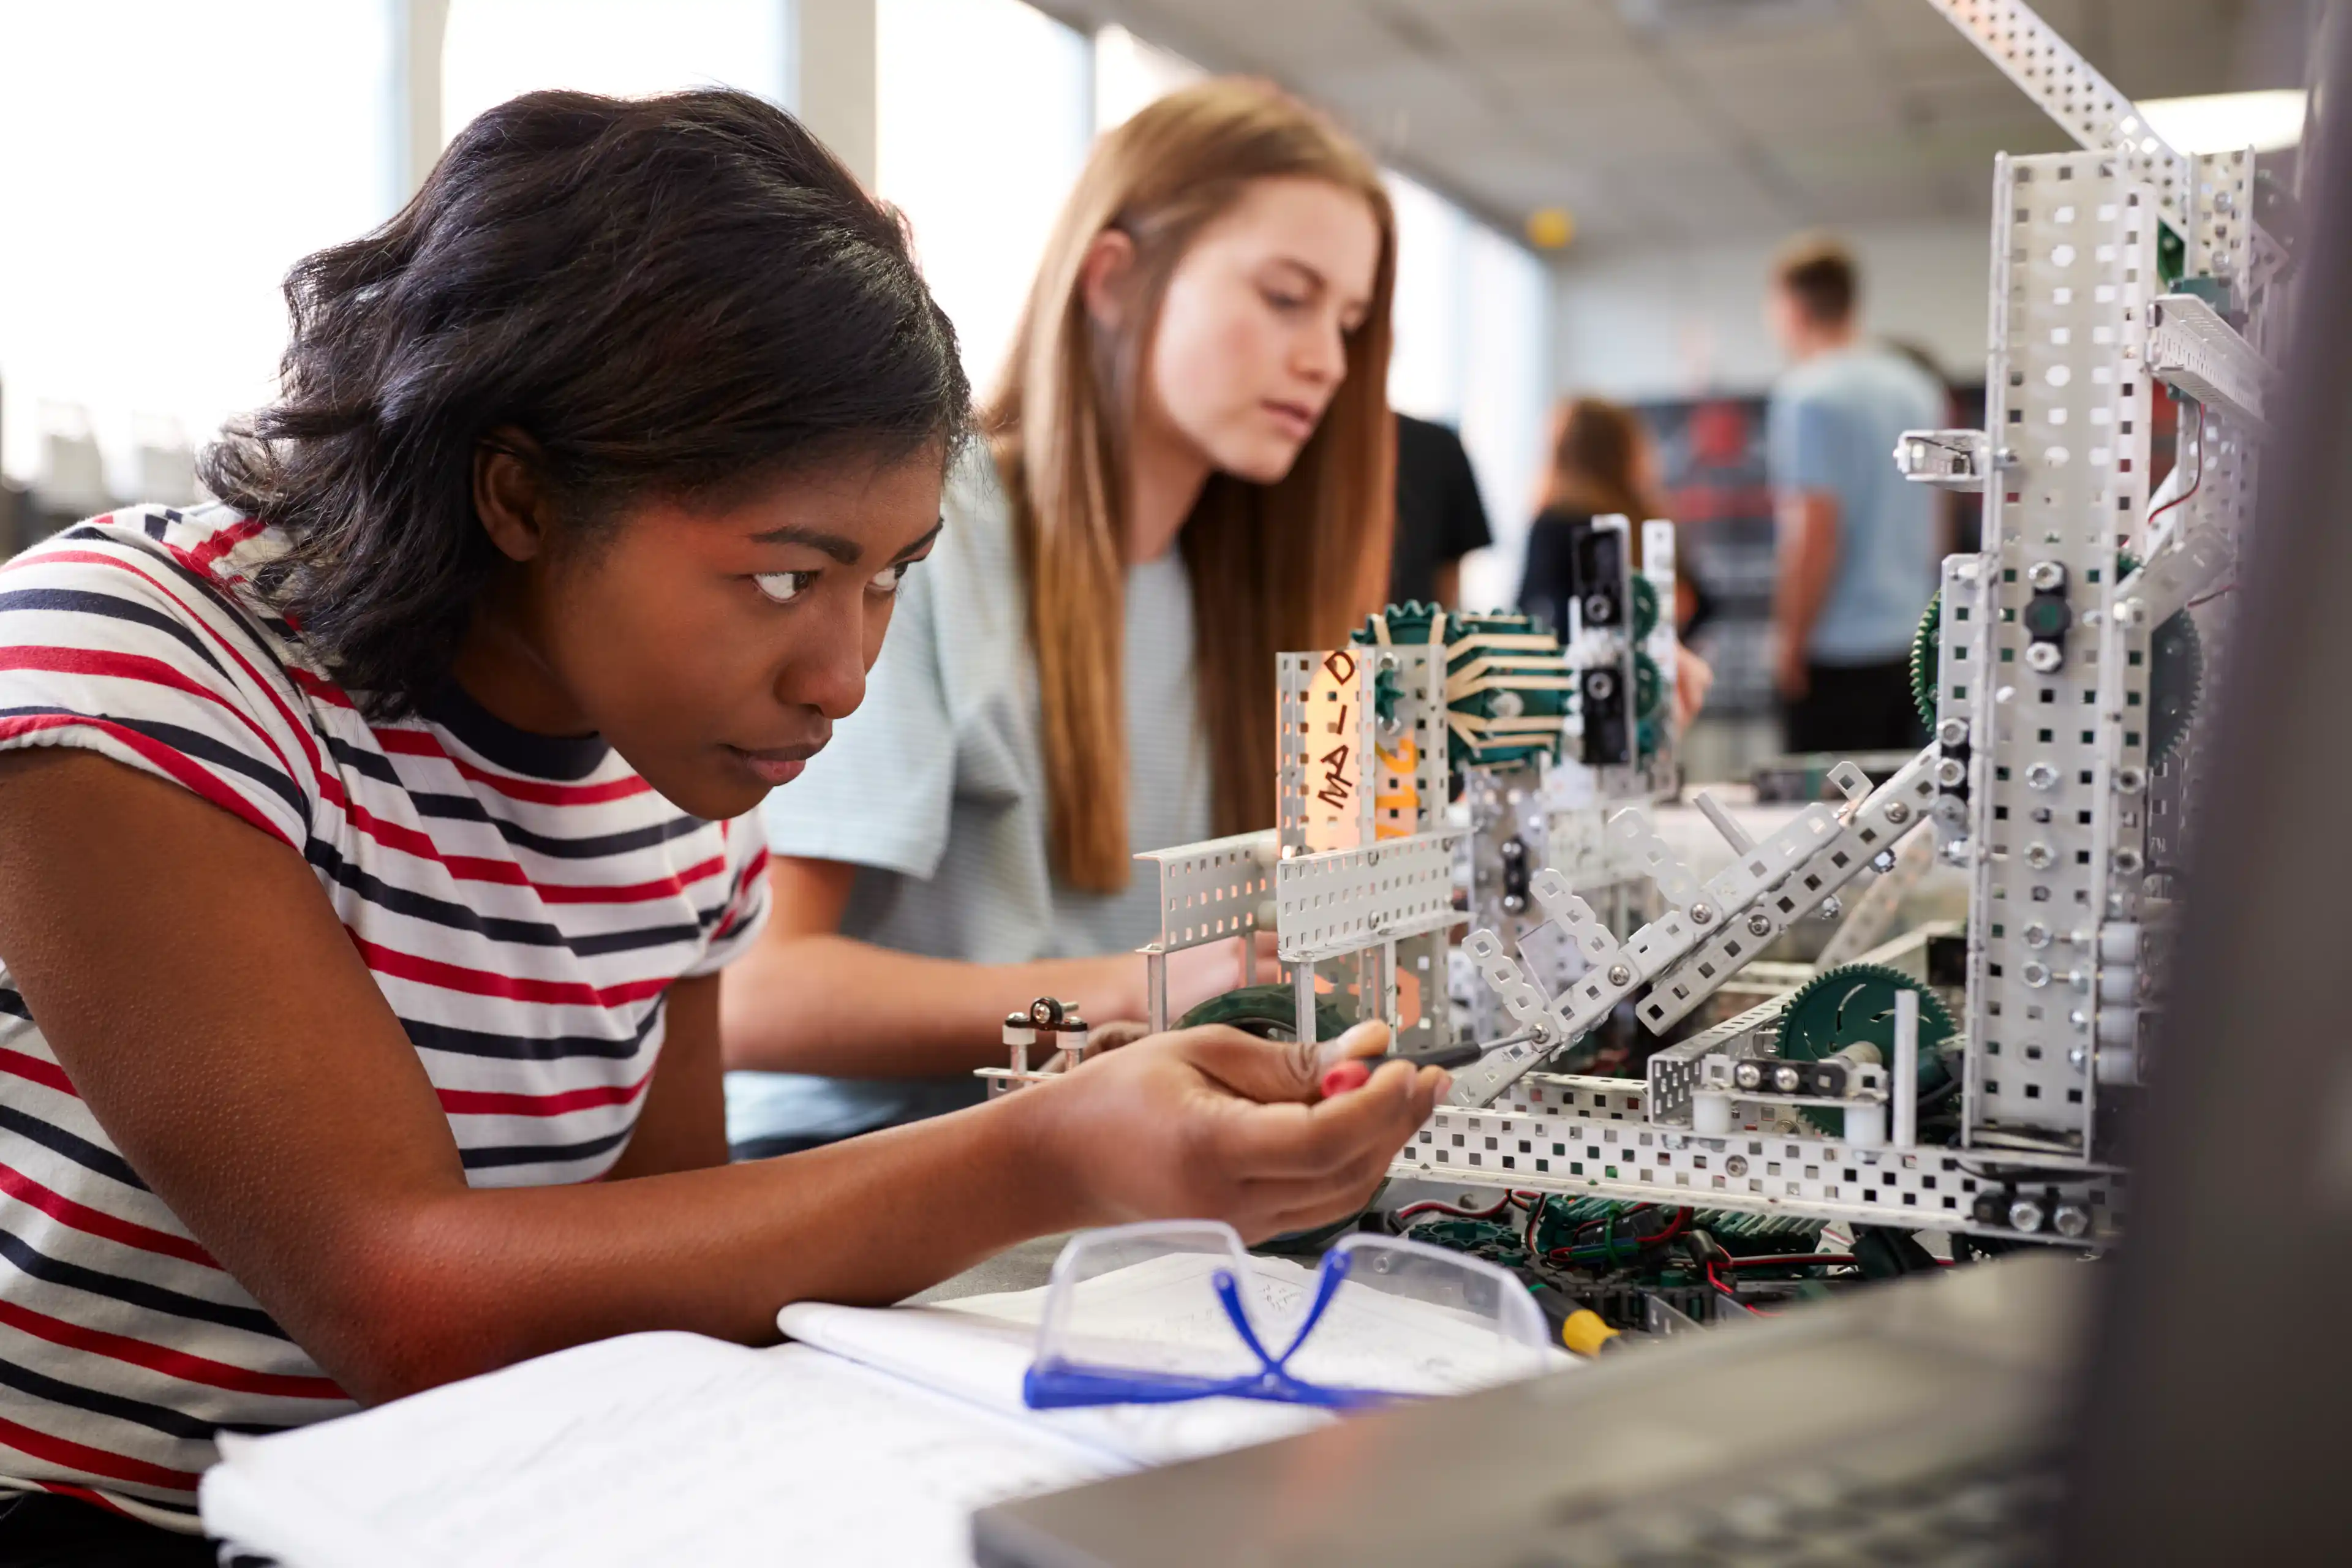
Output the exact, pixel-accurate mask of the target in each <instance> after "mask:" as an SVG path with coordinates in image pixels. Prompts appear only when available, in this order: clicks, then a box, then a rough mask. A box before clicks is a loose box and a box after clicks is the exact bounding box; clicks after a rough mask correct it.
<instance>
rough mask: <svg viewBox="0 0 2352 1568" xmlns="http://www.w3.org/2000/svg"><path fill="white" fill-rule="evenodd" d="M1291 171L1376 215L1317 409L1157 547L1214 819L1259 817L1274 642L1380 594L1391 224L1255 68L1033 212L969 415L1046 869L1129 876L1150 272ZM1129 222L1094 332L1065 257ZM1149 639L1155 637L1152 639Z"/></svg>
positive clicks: (1118, 878)
mask: <svg viewBox="0 0 2352 1568" xmlns="http://www.w3.org/2000/svg"><path fill="white" fill-rule="evenodd" d="M1302 176H1303V177H1306V178H1311V179H1318V180H1323V181H1327V182H1328V183H1330V184H1335V185H1338V186H1339V187H1340V188H1342V189H1344V190H1348V191H1351V192H1354V193H1356V194H1357V195H1361V196H1362V197H1363V198H1364V200H1365V201H1366V203H1367V204H1368V205H1370V207H1371V210H1372V214H1373V217H1374V220H1375V222H1376V223H1377V224H1378V226H1379V228H1380V235H1381V255H1380V264H1379V267H1378V269H1377V271H1376V272H1375V275H1374V281H1373V288H1372V297H1371V300H1370V310H1369V311H1368V312H1367V313H1366V315H1365V318H1364V321H1363V324H1362V325H1361V326H1360V327H1359V328H1358V329H1356V331H1353V332H1352V333H1350V334H1349V338H1348V343H1347V362H1348V369H1347V374H1346V377H1345V379H1344V380H1343V381H1342V382H1341V383H1340V384H1339V390H1338V392H1337V393H1336V394H1335V395H1333V397H1332V400H1331V405H1330V406H1329V408H1328V410H1327V411H1326V412H1325V413H1324V416H1323V419H1322V422H1321V423H1320V424H1319V425H1318V426H1317V427H1316V430H1315V433H1314V435H1313V436H1312V437H1310V438H1309V439H1308V440H1307V444H1306V446H1305V447H1304V448H1303V449H1302V450H1301V451H1300V452H1299V454H1298V458H1297V462H1295V463H1294V464H1293V465H1292V466H1291V468H1290V472H1289V473H1288V474H1287V475H1286V476H1285V477H1284V478H1283V479H1281V480H1280V481H1279V482H1277V483H1275V484H1271V485H1259V484H1253V483H1250V482H1247V481H1245V480H1242V479H1235V478H1234V477H1232V476H1231V475H1227V474H1223V473H1217V474H1213V475H1212V476H1211V477H1210V479H1209V481H1208V483H1207V484H1206V485H1205V486H1204V487H1203V488H1202V492H1201V496H1200V499H1199V500H1198V501H1197V502H1196V503H1195V504H1194V505H1193V508H1192V514H1191V515H1190V516H1189V517H1188V518H1187V519H1186V520H1185V522H1184V527H1183V531H1182V533H1181V535H1180V536H1179V541H1178V548H1179V549H1180V550H1181V552H1182V555H1183V560H1184V566H1185V571H1186V574H1187V575H1188V576H1189V578H1190V579H1191V582H1192V603H1193V619H1194V625H1195V626H1196V627H1197V630H1196V633H1195V636H1194V649H1193V652H1194V668H1195V670H1196V672H1197V679H1198V686H1197V690H1198V693H1199V697H1198V709H1199V715H1200V721H1201V724H1202V729H1203V731H1204V732H1205V739H1206V741H1207V742H1208V751H1209V756H1210V779H1211V784H1212V786H1213V800H1214V821H1215V824H1216V830H1217V831H1218V832H1219V833H1241V832H1246V831H1248V830H1250V829H1252V828H1256V827H1263V826H1266V825H1268V824H1269V823H1271V822H1272V821H1273V819H1274V800H1275V713H1274V674H1275V671H1274V656H1275V655H1276V653H1277V652H1280V651H1283V650H1285V649H1290V648H1318V647H1332V646H1334V645H1335V644H1337V643H1338V642H1339V641H1340V640H1341V639H1342V638H1344V637H1346V635H1347V631H1348V628H1349V626H1350V625H1351V624H1352V623H1353V622H1354V621H1356V620H1358V619H1360V617H1361V616H1363V615H1364V614H1366V613H1367V612H1368V611H1369V610H1370V609H1373V608H1375V607H1377V606H1378V605H1379V602H1380V597H1381V592H1382V590H1383V588H1384V587H1385V584H1386V583H1387V580H1388V556H1389V543H1390V531H1391V517H1392V515H1393V512H1394V505H1395V501H1394V494H1393V489H1394V479H1393V472H1394V461H1395V458H1394V445H1395V440H1394V430H1393V421H1392V419H1391V416H1390V413H1389V406H1388V394H1387V381H1388V363H1389V300H1390V296H1391V293H1392V292H1393V289H1394V283H1395V278H1396V223H1395V218H1394V216H1393V215H1392V213H1391V210H1390V206H1389V200H1388V195H1387V193H1386V192H1385V191H1384V190H1383V189H1382V187H1381V181H1380V175H1379V174H1378V172H1377V171H1376V170H1375V169H1374V168H1373V166H1372V164H1371V162H1370V160H1369V159H1367V158H1366V157H1365V156H1364V154H1363V153H1362V151H1361V150H1360V149H1359V148H1358V147H1357V146H1356V145H1355V143H1354V142H1350V141H1349V139H1348V138H1347V137H1346V135H1345V134H1344V133H1342V132H1340V131H1339V130H1338V129H1337V128H1336V127H1334V126H1333V125H1331V124H1330V123H1329V122H1328V121H1325V120H1324V119H1323V118H1322V117H1321V116H1320V115H1318V114H1317V113H1315V112H1314V111H1313V110H1309V109H1308V108H1307V107H1306V106H1305V105H1304V104H1301V103H1300V102H1298V101H1297V100H1295V99H1293V98H1291V97H1289V96H1288V95H1286V94H1285V93H1283V92H1282V91H1280V90H1279V89H1276V88H1274V87H1271V86H1269V85H1267V84H1264V83H1260V82H1255V81H1247V80H1240V79H1219V80H1213V81H1207V82H1202V83H1200V84H1198V85H1196V86H1193V87H1190V88H1186V89H1182V90H1181V91H1178V92H1175V93H1171V94H1170V95H1169V96H1168V97H1166V98H1163V99H1160V100H1159V101H1158V102H1156V103H1153V104H1152V105H1150V107H1149V108H1147V109H1145V110H1143V111H1142V112H1141V113H1139V114H1138V115H1136V116H1135V117H1134V118H1133V119H1131V120H1129V121H1127V122H1126V123H1125V124H1124V125H1121V126H1120V127H1118V129H1117V130H1115V131H1112V132H1109V133H1108V134H1107V135H1106V136H1104V137H1103V138H1102V140H1101V141H1100V142H1097V144H1096V147H1095V150H1094V153H1093V155H1092V156H1091V157H1089V158H1088V159H1087V166H1086V168H1085V170H1084V172H1082V173H1081V174H1079V176H1078V182H1077V186H1076V189H1075V190H1074V191H1073V192H1072V193H1071V195H1070V199H1069V201H1068V203H1067V204H1066V205H1065V206H1064V207H1063V209H1062V214H1061V216H1060V218H1059V219H1058V221H1057V222H1056V223H1055V227H1054V233H1053V237H1052V238H1051V239H1050V240H1049V241H1048V242H1047V245H1046V247H1045V262H1044V264H1043V265H1042V266H1041V267H1040V268H1038V272H1037V279H1036V282H1035V283H1034V286H1033V287H1032V288H1031V289H1030V293H1029V300H1028V303H1027V305H1026V307H1025V308H1024V310H1023V312H1022V320H1021V325H1020V328H1019V330H1018V331H1016V332H1015V333H1014V336H1013V349H1012V352H1011V353H1010V355H1009V358H1008V363H1007V364H1006V366H1005V371H1004V374H1003V380H1002V382H1001V384H1000V385H999V387H998V390H997V392H996V395H995V396H994V397H993V398H992V400H991V403H990V405H989V406H988V407H987V409H986V410H985V411H984V412H983V415H982V423H983V426H984V428H985V429H986V430H987V432H988V434H989V437H990V442H991V446H992V450H993V452H994V455H995V458H996V465H997V470H998V473H999V475H1000V476H1001V477H1002V479H1003V482H1004V489H1005V493H1006V496H1007V499H1008V500H1009V501H1010V502H1011V505H1012V511H1013V535H1014V539H1015V542H1016V543H1017V545H1018V548H1019V551H1020V557H1021V562H1022V565H1023V569H1024V574H1025V576H1026V578H1027V581H1028V585H1029V637H1030V641H1031V644H1032V646H1033V647H1034V649H1035V653H1036V660H1037V682H1038V693H1039V697H1040V699H1041V701H1042V706H1043V709H1044V724H1043V726H1042V731H1043V732H1042V738H1043V742H1044V750H1045V782H1046V789H1047V795H1048V801H1049V808H1050V809H1049V814H1048V821H1049V824H1050V827H1049V843H1050V847H1051V850H1052V856H1053V864H1054V868H1055V871H1056V872H1057V873H1058V874H1059V875H1060V877H1061V878H1062V879H1063V880H1064V881H1065V882H1067V883H1068V884H1070V885H1071V886H1073V887H1077V888H1084V889H1092V890H1096V891H1110V890H1115V889H1119V888H1123V887H1125V886H1126V885H1127V879H1128V870H1129V847H1128V837H1127V820H1128V818H1127V789H1128V783H1127V731H1126V716H1125V711H1124V701H1123V698H1122V692H1123V689H1124V682H1123V679H1122V670H1121V668H1120V661H1121V655H1122V649H1123V646H1124V638H1123V637H1122V635H1121V630H1120V627H1121V621H1122V616H1123V611H1124V597H1125V592H1124V591H1125V584H1126V565H1127V562H1126V555H1127V545H1126V540H1127V518H1126V511H1127V503H1128V497H1127V474H1128V442H1129V429H1130V427H1131V425H1132V421H1133V417H1134V414H1135V410H1136V407H1137V400H1138V398H1139V393H1140V384H1141V381H1142V372H1143V367H1144V365H1145V363H1146V361H1147V358H1148V355H1149V350H1150V334H1151V332H1152V331H1154V330H1156V326H1157V323H1158V321H1159V315H1160V301H1161V300H1162V298H1163V297H1164V295H1165V292H1166V289H1167V285H1168V279H1169V277H1170V275H1171V273H1172V272H1173V271H1174V270H1175V268H1176V264H1177V262H1178V261H1179V260H1180V259H1181V258H1182V256H1183V254H1184V252H1185V251H1186V249H1188V248H1189V247H1191V245H1192V241H1193V239H1194V237H1196V236H1198V235H1199V234H1200V232H1201V230H1202V227H1203V226H1206V225H1207V224H1208V223H1209V222H1210V221H1212V220H1213V219H1214V218H1215V217H1217V216H1219V215H1221V214H1223V212H1225V211H1226V210H1227V209H1229V208H1230V207H1231V206H1232V205H1234V202H1235V201H1236V200H1238V199H1239V198H1240V196H1241V195H1242V193H1243V191H1244V188H1245V187H1247V186H1248V185H1249V184H1250V183H1251V182H1253V181H1255V180H1262V179H1272V178H1280V177H1302ZM1111 229H1117V230H1118V231H1119V232H1120V233H1122V234H1124V235H1126V236H1128V237H1129V239H1131V240H1132V241H1133V242H1134V245H1135V252H1136V255H1135V264H1134V276H1135V279H1136V284H1137V292H1136V297H1135V298H1136V302H1137V309H1135V310H1131V311H1128V312H1123V316H1124V319H1126V320H1128V321H1135V322H1139V323H1141V325H1140V327H1139V330H1131V331H1107V330H1105V329H1103V328H1101V327H1098V326H1097V324H1096V322H1095V321H1094V318H1093V316H1092V315H1091V313H1090V312H1089V311H1088V310H1087V304H1086V300H1085V296H1084V289H1083V287H1082V277H1083V273H1084V268H1085V262H1086V258H1087V252H1088V251H1089V249H1091V247H1093V245H1094V242H1095V240H1096V239H1097V237H1099V236H1100V235H1102V234H1103V233H1105V232H1106V231H1108V230H1111ZM1175 653H1176V650H1172V649H1171V657H1172V656H1174V655H1175Z"/></svg>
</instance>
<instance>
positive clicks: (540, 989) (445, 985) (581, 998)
mask: <svg viewBox="0 0 2352 1568" xmlns="http://www.w3.org/2000/svg"><path fill="white" fill-rule="evenodd" d="M343 929H344V930H345V931H349V932H350V935H351V939H352V946H354V947H356V948H358V949H359V952H360V956H361V957H362V959H365V960H366V961H367V966H368V969H369V971H370V972H371V973H376V974H384V975H390V976H391V977H392V978H393V979H394V980H409V981H414V982H415V983H416V984H420V985H432V986H437V987H438V988H440V989H441V990H444V991H457V992H462V993H464V994H467V995H469V996H502V997H505V998H506V999H507V1000H509V1001H511V1002H553V1003H568V1004H571V1005H574V1006H582V1007H621V1006H625V1005H628V1004H630V1003H632V1002H642V1001H644V1000H645V999H646V998H647V997H648V996H658V995H660V994H662V993H663V992H664V991H666V990H667V989H668V988H669V984H670V983H669V980H667V979H663V978H660V977H658V976H656V977H655V978H652V979H648V980H625V981H623V982H622V983H621V984H617V985H604V986H596V985H590V984H587V983H586V982H584V981H579V980H532V979H529V978H527V977H524V976H520V975H513V974H494V973H491V972H490V971H488V970H487V969H468V968H467V967H465V966H464V965H463V964H457V963H443V962H441V961H440V960H439V959H435V958H420V957H418V956H417V955H416V954H415V953H413V952H398V951H396V950H395V949H393V948H389V947H384V946H382V945H380V944H378V943H376V942H370V941H368V940H367V939H366V938H365V937H362V935H360V933H359V932H357V931H352V930H351V928H350V927H348V926H346V927H344V928H343ZM672 978H675V977H674V976H673V977H672Z"/></svg>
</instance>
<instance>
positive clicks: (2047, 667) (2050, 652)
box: [2025, 642, 2066, 675]
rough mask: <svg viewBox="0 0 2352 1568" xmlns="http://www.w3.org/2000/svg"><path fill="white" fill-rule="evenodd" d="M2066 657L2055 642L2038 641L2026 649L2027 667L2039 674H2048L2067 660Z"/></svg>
mask: <svg viewBox="0 0 2352 1568" xmlns="http://www.w3.org/2000/svg"><path fill="white" fill-rule="evenodd" d="M2065 658H2066V656H2065V655H2064V654H2063V653H2062V652H2061V651H2059V647H2058V645H2057V644H2056V643H2054V642H2038V643H2035V644H2033V645H2032V647H2028V648H2027V649H2026V650H2025V667H2026V668H2028V669H2031V670H2032V671H2033V672H2034V673H2035V674H2037V675H2048V674H2049V673H2050V672H2051V671H2053V670H2054V669H2056V668H2058V667H2059V665H2061V664H2062V663H2063V662H2065Z"/></svg>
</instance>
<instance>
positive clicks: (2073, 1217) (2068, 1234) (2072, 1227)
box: [2050, 1204, 2091, 1241]
mask: <svg viewBox="0 0 2352 1568" xmlns="http://www.w3.org/2000/svg"><path fill="white" fill-rule="evenodd" d="M2050 1228H2051V1229H2053V1230H2054V1231H2056V1232H2057V1233H2058V1234H2059V1235H2061V1236H2063V1237H2065V1238H2066V1239H2067V1240H2069V1241H2079V1240H2081V1239H2082V1238H2083V1237H2086V1236H2088V1235H2090V1234H2091V1211H2090V1210H2088V1209H2086V1208H2084V1206H2083V1205H2080V1204H2060V1205H2058V1206H2057V1207H2056V1208H2054V1209H2053V1210H2051V1211H2050Z"/></svg>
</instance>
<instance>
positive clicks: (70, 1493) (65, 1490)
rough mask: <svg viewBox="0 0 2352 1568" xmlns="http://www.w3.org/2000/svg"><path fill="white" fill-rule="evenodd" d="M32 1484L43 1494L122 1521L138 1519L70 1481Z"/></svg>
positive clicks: (104, 1498)
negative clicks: (70, 1501)
mask: <svg viewBox="0 0 2352 1568" xmlns="http://www.w3.org/2000/svg"><path fill="white" fill-rule="evenodd" d="M32 1484H33V1485H34V1486H37V1487H38V1488H40V1489H42V1490H43V1491H45V1492H55V1493H57V1494H58V1496H59V1497H69V1498H72V1499H74V1500H76V1501H79V1502H86V1503H89V1504H91V1505H92V1506H94V1507H97V1508H102V1509H104V1510H106V1511H107V1512H109V1513H113V1514H120V1515H121V1516H122V1517H123V1518H124V1519H139V1516H138V1515H137V1514H135V1513H133V1512H131V1510H129V1509H127V1508H124V1507H123V1506H122V1505H121V1503H118V1502H116V1501H115V1500H113V1499H112V1498H110V1497H108V1496H107V1495H106V1494H105V1493H104V1492H102V1491H100V1490H98V1489H96V1488H94V1487H78V1486H76V1485H74V1484H73V1483H72V1482H71V1481H35V1482H33V1483H32ZM139 1522H140V1523H142V1524H145V1523H147V1522H149V1521H146V1520H143V1519H139Z"/></svg>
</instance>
